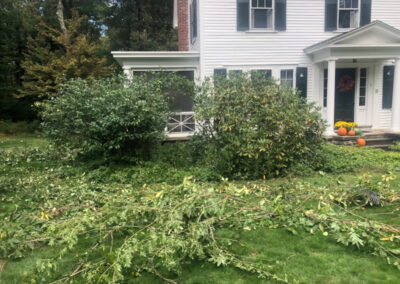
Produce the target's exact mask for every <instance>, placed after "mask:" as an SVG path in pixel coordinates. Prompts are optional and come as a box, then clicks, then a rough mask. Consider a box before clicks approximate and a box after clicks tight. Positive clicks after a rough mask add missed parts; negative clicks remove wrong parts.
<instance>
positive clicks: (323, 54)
mask: <svg viewBox="0 0 400 284" xmlns="http://www.w3.org/2000/svg"><path fill="white" fill-rule="evenodd" d="M304 52H305V53H306V54H307V55H308V56H310V57H311V59H312V61H313V62H321V61H327V60H330V59H391V58H399V57H400V30H398V29H396V28H394V27H392V26H390V25H388V24H386V23H384V22H381V21H374V22H372V23H370V24H368V25H366V26H364V27H360V28H357V29H354V30H352V31H349V32H346V33H343V34H339V35H337V36H334V37H332V38H330V39H327V40H324V41H322V42H319V43H317V44H314V45H312V46H310V47H307V48H305V49H304Z"/></svg>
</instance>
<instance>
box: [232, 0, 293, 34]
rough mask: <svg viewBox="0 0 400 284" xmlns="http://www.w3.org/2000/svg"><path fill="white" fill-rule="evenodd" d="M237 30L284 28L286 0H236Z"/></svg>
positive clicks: (278, 29) (276, 29)
mask: <svg viewBox="0 0 400 284" xmlns="http://www.w3.org/2000/svg"><path fill="white" fill-rule="evenodd" d="M236 20H237V30H238V31H248V30H251V29H254V30H275V31H285V30H286V0H237V19H236Z"/></svg>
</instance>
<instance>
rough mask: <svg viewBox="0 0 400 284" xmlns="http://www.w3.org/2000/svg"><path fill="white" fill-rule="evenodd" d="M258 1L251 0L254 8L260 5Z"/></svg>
mask: <svg viewBox="0 0 400 284" xmlns="http://www.w3.org/2000/svg"><path fill="white" fill-rule="evenodd" d="M257 3H258V1H257V0H253V1H251V6H252V7H253V8H254V7H258V4H257Z"/></svg>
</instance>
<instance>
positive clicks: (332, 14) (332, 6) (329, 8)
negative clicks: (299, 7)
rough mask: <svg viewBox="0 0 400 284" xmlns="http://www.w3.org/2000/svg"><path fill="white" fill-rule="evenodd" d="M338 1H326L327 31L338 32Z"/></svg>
mask: <svg viewBox="0 0 400 284" xmlns="http://www.w3.org/2000/svg"><path fill="white" fill-rule="evenodd" d="M337 4H338V1H337V0H325V31H334V30H337V13H338V7H337Z"/></svg>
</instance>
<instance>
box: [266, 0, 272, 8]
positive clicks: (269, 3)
mask: <svg viewBox="0 0 400 284" xmlns="http://www.w3.org/2000/svg"><path fill="white" fill-rule="evenodd" d="M265 2H266V4H265V7H267V8H272V0H265Z"/></svg>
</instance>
